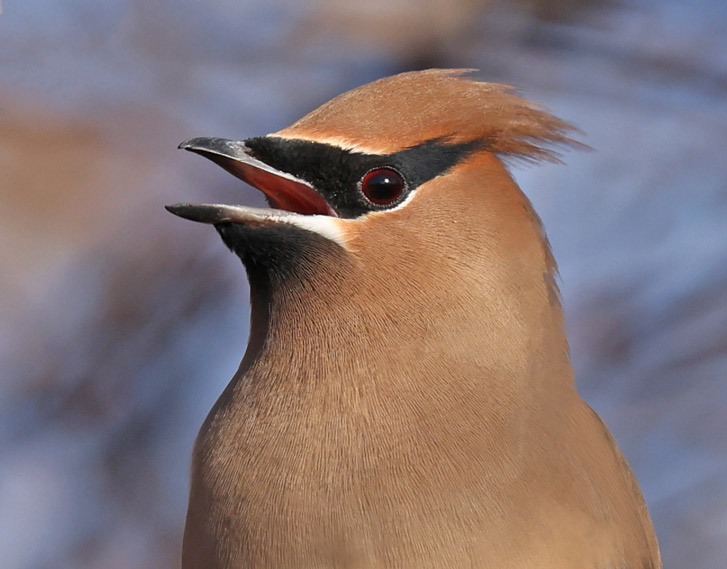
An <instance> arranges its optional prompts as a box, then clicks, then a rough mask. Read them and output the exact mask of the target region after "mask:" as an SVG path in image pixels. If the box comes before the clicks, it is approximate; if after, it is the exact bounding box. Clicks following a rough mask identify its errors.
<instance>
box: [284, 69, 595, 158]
mask: <svg viewBox="0 0 727 569" xmlns="http://www.w3.org/2000/svg"><path fill="white" fill-rule="evenodd" d="M472 72H473V70H470V69H429V70H426V71H413V72H408V73H401V74H399V75H394V76H393V77H387V78H384V79H379V80H378V81H374V82H372V83H368V84H366V85H363V86H361V87H358V88H357V89H353V90H352V91H348V92H347V93H343V94H342V95H339V96H338V97H336V98H334V99H332V100H330V101H329V102H327V103H325V104H324V105H322V106H321V107H319V108H318V109H316V110H315V111H313V112H311V113H309V114H307V115H306V116H305V117H303V118H302V119H300V120H299V121H297V122H296V123H294V124H293V125H291V126H290V127H288V128H286V129H284V130H282V131H280V132H279V133H276V136H283V137H285V138H303V139H309V140H316V141H320V142H331V143H334V144H337V145H339V146H345V147H349V148H354V149H356V148H359V149H362V150H367V151H373V152H378V153H390V152H395V151H398V150H401V149H402V148H406V147H409V146H414V145H416V144H421V143H422V142H425V141H427V140H431V139H437V138H438V139H446V140H449V141H451V142H453V143H456V142H469V141H473V140H482V141H483V142H484V146H485V149H486V150H488V151H490V152H492V153H494V154H497V155H499V156H501V157H502V158H505V159H515V160H524V161H528V162H537V161H547V162H559V161H560V160H559V153H558V152H557V150H556V149H557V148H558V147H565V146H576V147H581V148H587V147H586V146H585V145H583V144H580V143H579V142H577V141H576V140H574V139H572V138H570V136H569V135H570V134H572V133H574V132H575V131H576V129H575V128H574V127H573V126H571V125H570V124H568V123H567V122H565V121H562V120H560V119H559V118H557V117H554V116H553V115H551V114H549V113H548V112H547V111H546V110H545V109H544V108H543V107H541V106H539V105H536V104H535V103H532V102H530V101H527V100H526V99H523V98H521V97H519V96H517V95H516V94H515V91H514V89H513V88H512V87H510V86H507V85H501V84H497V83H486V82H482V81H477V80H475V79H473V78H471V77H468V76H466V74H469V73H472Z"/></svg>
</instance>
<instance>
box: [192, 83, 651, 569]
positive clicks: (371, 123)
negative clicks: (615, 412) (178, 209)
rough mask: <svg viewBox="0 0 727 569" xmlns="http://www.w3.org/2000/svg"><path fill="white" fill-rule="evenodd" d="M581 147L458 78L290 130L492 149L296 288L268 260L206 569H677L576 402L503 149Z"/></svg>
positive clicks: (534, 244) (223, 423) (216, 476)
mask: <svg viewBox="0 0 727 569" xmlns="http://www.w3.org/2000/svg"><path fill="white" fill-rule="evenodd" d="M568 132H569V127H568V125H567V124H565V123H563V122H562V121H560V120H558V119H556V118H554V117H552V116H550V115H548V114H546V113H545V112H544V111H543V110H542V109H540V108H538V107H536V106H534V105H532V104H530V103H527V102H525V101H524V100H522V99H520V98H518V97H516V96H515V95H513V94H512V93H511V91H510V90H509V89H507V88H504V87H501V86H497V85H490V84H487V83H481V82H476V81H472V80H469V79H464V78H462V77H460V73H459V72H456V73H455V72H445V71H437V70H435V71H426V72H420V73H410V74H404V75H399V76H396V77H392V78H388V79H383V80H380V81H377V82H375V83H372V84H370V85H366V86H363V87H361V88H359V89H356V90H354V91H351V92H349V93H346V94H344V95H341V96H340V97H337V98H336V99H334V100H332V101H331V102H329V103H327V104H325V105H323V106H322V107H321V108H320V109H318V110H316V111H314V112H312V113H311V114H309V115H307V116H306V117H304V118H303V119H301V120H300V121H298V122H296V123H295V124H294V125H292V126H291V127H289V128H287V129H285V130H283V131H281V132H280V133H277V134H276V135H275V136H280V137H284V138H288V139H305V140H313V141H318V142H325V143H332V144H335V145H337V146H343V147H347V148H353V149H356V150H358V151H367V152H377V153H388V152H394V151H397V150H400V149H402V148H405V147H409V146H412V145H415V144H418V143H421V142H423V141H426V140H430V139H433V138H436V139H440V138H441V139H447V140H451V141H469V140H473V139H481V140H484V141H485V142H486V143H487V144H486V146H485V147H484V148H483V149H482V150H480V151H478V152H476V153H475V154H473V155H472V156H470V157H469V158H468V159H467V160H466V161H465V162H463V163H462V164H458V165H457V166H456V167H454V168H453V169H452V170H451V171H449V172H447V173H446V174H445V175H441V176H438V177H435V178H434V179H432V180H430V181H428V182H426V183H425V184H423V185H422V186H421V187H420V188H419V189H418V190H417V192H416V194H415V195H414V197H413V199H411V200H410V201H409V202H408V203H406V204H405V205H404V206H403V207H400V208H397V209H395V210H391V211H382V212H376V213H371V214H368V215H365V216H363V217H358V218H355V219H336V220H335V223H336V224H337V226H338V227H340V229H341V231H342V232H343V234H344V235H345V246H340V245H339V244H335V243H332V242H330V241H327V240H326V239H323V238H319V237H318V236H316V238H311V241H310V243H306V244H305V250H304V253H303V254H302V257H301V261H300V263H299V265H297V268H296V269H295V271H293V272H291V273H290V274H288V273H286V275H285V276H284V277H282V276H280V275H278V276H273V277H269V276H264V277H261V276H260V273H259V271H258V268H256V267H252V268H251V266H250V264H249V263H248V272H249V273H250V277H251V281H252V282H251V289H252V309H253V317H252V330H251V343H250V345H249V347H248V351H247V353H246V355H245V358H244V360H243V362H242V365H241V367H240V370H239V371H238V373H237V374H236V376H235V377H234V378H233V380H232V382H231V383H230V385H229V386H228V388H227V389H226V390H225V392H224V394H223V395H222V397H221V398H220V400H219V401H218V402H217V404H216V405H215V407H214V408H213V410H212V412H211V413H210V415H209V417H208V419H207V421H206V422H205V425H204V426H203V428H202V431H201V432H200V435H199V438H198V440H197V444H196V447H195V451H194V460H193V476H192V488H191V496H190V503H189V513H188V519H187V526H186V531H185V538H184V552H183V567H184V569H233V568H234V569H261V568H265V569H314V568H315V569H324V568H325V569H354V568H355V569H394V568H397V569H428V568H431V569H464V568H467V569H470V568H473V569H525V568H528V569H587V568H588V569H590V568H593V569H659V568H660V567H661V563H660V560H659V554H658V549H657V544H656V539H655V537H654V533H653V530H652V527H651V523H650V520H649V516H648V513H647V510H646V507H645V505H644V502H643V499H642V498H641V494H640V492H639V489H638V487H637V485H636V482H635V480H634V478H633V476H632V474H631V472H630V470H629V468H628V466H627V464H626V463H625V461H624V459H623V457H622V455H621V453H620V452H619V450H618V449H617V448H616V446H615V444H614V442H613V440H612V438H611V436H610V435H609V433H608V431H607V429H606V427H605V426H604V425H603V423H602V422H601V421H600V419H599V418H598V417H597V415H596V414H595V413H594V412H593V411H592V410H591V409H590V408H589V407H588V405H586V403H584V402H583V401H582V400H581V398H580V397H579V396H578V394H577V392H576V389H575V386H574V383H573V371H572V369H571V366H570V363H569V359H568V346H567V342H566V338H565V334H564V330H563V314H562V310H561V307H560V304H559V300H558V292H557V290H556V289H555V285H554V283H553V273H554V270H555V267H554V263H553V261H552V258H551V255H550V251H549V249H548V245H547V242H546V240H545V238H544V235H543V233H542V229H541V227H540V223H539V220H538V218H537V216H536V214H535V213H534V212H533V210H532V209H531V206H530V204H529V202H528V200H527V199H526V198H525V196H524V195H523V194H522V193H521V191H520V190H519V188H518V187H517V185H516V184H515V183H514V181H513V180H512V178H511V177H510V175H509V174H508V172H507V169H506V168H505V167H504V165H503V163H502V162H501V160H500V158H499V157H498V156H505V157H523V158H526V159H550V158H553V154H552V153H551V152H550V151H549V150H548V147H549V146H551V145H552V144H554V143H555V144H558V143H567V142H569V139H568ZM311 235H313V234H311ZM265 274H266V275H267V273H265ZM266 279H267V280H266Z"/></svg>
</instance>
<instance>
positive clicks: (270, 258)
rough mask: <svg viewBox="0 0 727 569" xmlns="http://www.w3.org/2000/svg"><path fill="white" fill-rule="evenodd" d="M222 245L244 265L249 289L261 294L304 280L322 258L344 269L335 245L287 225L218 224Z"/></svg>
mask: <svg viewBox="0 0 727 569" xmlns="http://www.w3.org/2000/svg"><path fill="white" fill-rule="evenodd" d="M215 229H217V232H218V233H219V234H220V236H221V237H222V241H224V243H225V245H227V247H229V249H230V250H231V251H232V252H233V253H235V254H236V255H237V256H238V257H239V258H240V259H241V260H242V262H243V264H244V265H245V268H246V270H247V274H248V277H249V279H250V285H251V287H253V288H255V289H257V290H261V291H265V290H268V289H271V288H274V287H279V286H281V285H283V284H284V283H285V282H286V281H289V280H290V279H293V280H294V281H300V280H305V279H306V278H307V277H309V276H310V275H311V274H313V273H314V272H316V271H318V270H319V268H320V266H321V264H322V262H323V261H324V260H326V259H328V260H333V261H335V263H337V264H339V265H341V266H344V265H345V264H346V263H347V261H346V259H345V257H346V256H347V255H346V254H345V253H344V250H343V249H342V248H341V247H340V246H339V245H338V244H336V243H334V242H332V241H330V240H329V239H326V238H325V237H323V236H322V235H318V234H317V233H314V232H312V231H307V230H305V229H301V228H299V227H295V226H292V225H288V224H282V223H281V224H274V223H271V224H270V225H266V226H260V225H255V226H253V225H245V224H243V223H218V224H216V225H215Z"/></svg>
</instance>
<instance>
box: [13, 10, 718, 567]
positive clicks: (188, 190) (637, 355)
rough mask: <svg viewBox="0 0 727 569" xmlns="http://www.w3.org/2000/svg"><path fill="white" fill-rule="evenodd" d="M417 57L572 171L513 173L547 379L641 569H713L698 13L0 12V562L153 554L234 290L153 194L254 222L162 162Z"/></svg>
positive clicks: (714, 135)
mask: <svg viewBox="0 0 727 569" xmlns="http://www.w3.org/2000/svg"><path fill="white" fill-rule="evenodd" d="M421 67H476V68H479V69H481V70H482V71H481V73H480V75H479V76H480V77H482V78H486V79H488V80H494V81H501V82H507V83H514V84H516V85H518V86H520V87H521V88H522V89H523V92H524V93H525V94H526V95H527V96H528V97H530V98H532V99H534V100H536V101H538V102H541V103H544V104H546V105H548V106H549V107H551V108H552V109H553V110H554V112H555V113H556V114H558V115H559V116H561V117H563V118H565V119H567V120H569V121H572V122H573V123H575V124H577V125H578V126H579V127H580V128H581V129H582V130H583V131H584V133H585V135H584V138H583V140H584V141H585V142H586V143H588V144H589V145H591V146H592V147H593V148H594V149H595V152H592V153H569V154H567V155H566V156H565V159H566V161H567V163H568V165H567V166H556V165H549V166H541V167H529V168H525V169H523V168H517V169H516V170H515V172H514V173H515V175H516V177H517V178H518V180H519V182H520V183H521V185H522V186H523V188H524V190H525V191H526V193H527V194H528V195H529V196H530V197H531V199H532V200H533V202H534V203H535V205H536V207H537V209H538V210H539V211H540V213H541V214H542V217H543V218H544V221H545V224H546V228H547V230H548V233H549V235H550V239H551V242H552V245H553V248H554V251H555V255H556V258H557V259H558V261H559V264H560V268H561V274H562V281H563V282H562V289H563V295H564V298H565V308H566V313H567V319H568V328H569V333H570V337H571V347H572V352H573V360H574V365H575V367H576V371H577V374H578V382H579V386H580V390H581V392H582V394H583V395H584V397H585V398H586V399H587V400H588V401H589V402H591V404H592V405H593V406H594V407H595V408H596V409H597V410H598V411H599V412H600V413H601V414H602V415H603V417H604V418H605V419H606V421H607V423H608V424H609V425H610V426H611V428H612V430H613V432H614V434H615V436H616V438H617V439H618V441H619V443H620V444H621V446H622V448H623V450H624V452H625V454H626V455H627V457H628V459H629V461H630V462H631V464H632V466H633V468H634V470H635V471H636V474H637V476H638V478H639V480H640V482H641V486H642V488H643V491H644V494H645V496H646V499H647V502H648V504H649V506H650V509H651V512H652V516H653V518H654V522H655V524H656V528H657V532H658V534H659V537H660V540H661V544H662V549H663V554H664V559H665V562H666V567H667V568H670V569H682V568H684V569H687V568H688V569H693V568H696V567H699V568H704V569H722V568H723V567H724V563H725V558H727V426H726V424H727V421H726V419H725V412H726V411H727V377H726V376H727V371H726V370H727V187H726V186H727V182H726V180H727V150H726V149H725V146H726V143H727V3H725V2H724V1H723V0H695V1H692V2H685V1H683V0H681V1H680V0H621V1H620V2H619V1H616V0H590V1H576V0H510V1H506V0H497V1H495V0H490V1H486V0H428V1H426V2H422V1H415V0H409V1H394V0H367V1H365V2H343V1H340V0H339V1H337V0H315V1H311V2H307V3H302V2H295V1H293V0H288V1H281V2H271V1H270V0H247V1H244V0H176V1H174V2H172V1H171V0H108V1H105V2H98V1H96V0H66V1H64V2H51V1H50V0H5V1H4V5H3V12H2V14H0V107H2V109H1V110H0V374H1V377H0V567H2V568H3V569H36V568H37V569H45V568H48V569H51V568H54V569H55V568H66V567H67V568H74V569H85V568H98V569H116V568H118V569H137V568H138V569H142V568H144V569H146V568H149V567H154V568H160V569H164V568H167V567H169V568H171V567H175V566H176V565H177V564H178V555H179V544H180V536H181V529H182V523H183V517H184V510H185V502H186V492H187V472H188V463H189V455H190V449H191V445H192V441H193V438H194V435H195V432H196V430H197V428H198V426H199V425H200V424H201V422H202V420H203V418H204V415H205V413H206V412H207V410H208V409H209V408H210V406H211V405H212V403H213V401H214V400H215V398H216V397H217V395H218V394H219V393H220V391H221V390H222V388H223V387H224V385H225V383H226V382H227V380H228V379H229V378H230V377H231V375H232V374H233V372H234V370H235V368H236V366H237V363H238V361H239V359H240V357H241V355H242V353H243V350H244V347H245V342H246V335H247V321H248V307H247V288H246V287H247V285H246V282H245V277H244V271H243V269H242V266H241V265H240V264H239V262H238V261H237V259H235V258H234V257H233V256H232V255H230V254H229V253H227V252H226V250H225V248H224V247H223V245H222V243H221V242H219V239H218V237H217V235H216V234H215V232H214V231H213V230H212V229H210V228H208V227H203V226H197V225H194V224H191V223H185V222H183V221H181V220H179V219H177V218H174V217H172V216H171V215H169V214H167V213H166V212H165V211H164V210H163V209H162V205H163V204H164V203H173V202H178V201H227V202H233V203H234V202H238V203H240V202H242V203H246V204H262V203H263V202H262V199H261V197H260V196H259V195H258V194H257V192H255V191H254V190H251V189H250V188H247V187H246V186H244V184H242V183H240V182H239V181H237V180H235V179H234V178H232V177H230V176H229V175H227V174H225V173H224V172H223V171H222V170H220V169H218V168H216V167H215V166H214V165H212V164H211V163H208V162H206V161H204V160H202V159H201V158H199V157H196V156H192V155H190V154H186V153H183V152H180V151H177V150H176V145H177V143H178V142H180V141H181V140H183V139H185V138H189V137H192V136H200V135H212V136H224V137H229V138H244V137H247V136H251V135H258V134H264V133H267V132H270V131H273V130H277V129H279V128H282V127H283V126H285V125H286V124H288V123H289V122H290V121H291V120H294V119H296V118H298V117H299V116H301V115H302V114H303V113H305V112H307V111H309V110H311V109H312V108H314V107H316V106H317V105H318V104H320V103H322V102H323V101H325V100H327V99H329V98H330V97H332V96H333V95H335V94H337V93H339V92H341V91H343V90H346V89H349V88H352V87H355V86H357V85H359V84H362V83H365V82H368V81H370V80H372V79H375V78H378V77H381V76H384V75H389V74H392V73H396V72H399V71H403V70H409V69H415V68H421Z"/></svg>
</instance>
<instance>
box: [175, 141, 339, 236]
mask: <svg viewBox="0 0 727 569" xmlns="http://www.w3.org/2000/svg"><path fill="white" fill-rule="evenodd" d="M179 148H181V149H184V150H189V151H190V152H194V153H196V154H200V155H202V156H204V157H205V158H209V159H210V160H212V161H213V162H214V163H215V164H218V165H219V166H221V167H222V168H224V169H225V170H227V171H228V172H230V174H232V175H233V176H235V177H237V178H240V179H241V180H244V181H245V182H247V183H248V184H250V185H251V186H253V187H255V188H257V189H258V190H260V191H262V192H263V193H264V194H265V197H266V198H267V200H268V203H269V204H270V207H272V208H274V209H276V210H283V211H286V212H290V213H294V214H300V215H326V216H330V217H338V215H337V214H336V212H335V210H334V209H333V208H332V207H331V206H330V205H328V203H326V200H324V199H323V198H322V197H321V195H320V194H319V193H318V192H316V191H315V190H314V189H313V187H312V186H311V185H310V184H309V183H308V182H306V181H304V180H300V179H298V178H296V177H295V176H292V175H291V174H288V173H287V172H281V171H280V170H276V169H275V168H273V167H271V166H269V165H267V164H265V163H264V162H262V161H261V160H258V159H257V158H256V157H255V156H253V154H252V153H251V151H250V149H249V148H248V147H247V146H246V145H245V141H240V142H238V141H234V140H226V139H224V138H204V137H202V138H192V139H190V140H186V141H185V142H182V144H180V145H179ZM167 210H169V211H170V212H172V213H174V214H175V215H178V216H180V217H184V218H186V219H191V220H193V221H199V222H202V223H224V222H239V223H244V222H247V221H250V222H253V223H254V221H256V220H260V219H261V217H265V218H266V219H273V218H275V217H279V216H276V215H275V213H274V212H272V211H269V210H262V209H259V208H248V207H242V206H226V205H221V204H199V205H192V204H177V205H174V206H168V207H167ZM263 212H267V213H263ZM277 213H278V214H280V213H282V212H280V211H278V212H277Z"/></svg>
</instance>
